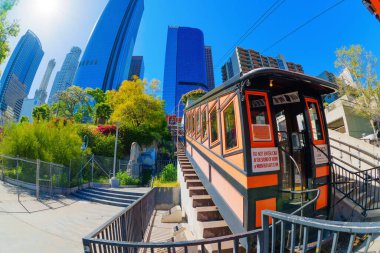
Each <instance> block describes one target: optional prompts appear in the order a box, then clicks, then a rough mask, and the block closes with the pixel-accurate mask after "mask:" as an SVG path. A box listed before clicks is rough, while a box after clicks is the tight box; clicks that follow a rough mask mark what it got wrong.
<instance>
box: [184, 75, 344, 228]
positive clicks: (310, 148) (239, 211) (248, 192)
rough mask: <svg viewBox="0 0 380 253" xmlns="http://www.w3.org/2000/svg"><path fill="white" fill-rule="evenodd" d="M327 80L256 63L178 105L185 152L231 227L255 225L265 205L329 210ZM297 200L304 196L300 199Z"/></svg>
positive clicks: (326, 212)
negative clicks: (182, 119) (182, 106)
mask: <svg viewBox="0 0 380 253" xmlns="http://www.w3.org/2000/svg"><path fill="white" fill-rule="evenodd" d="M336 90H337V87H336V85H335V84H333V83H330V82H328V81H325V80H322V79H319V78H316V77H312V76H308V75H305V74H301V73H294V72H289V71H285V70H279V69H273V68H261V69H256V70H252V71H251V72H249V73H247V74H245V75H243V76H241V77H239V78H238V80H231V81H228V82H226V83H224V84H222V85H221V86H219V87H217V88H215V89H214V90H212V91H210V92H208V93H207V94H205V95H204V96H203V97H202V98H201V99H199V100H197V101H195V102H194V103H192V104H191V105H190V106H187V107H186V108H185V110H184V117H185V130H186V134H185V143H186V153H187V156H188V157H189V159H190V161H191V162H192V164H193V167H194V168H195V170H196V171H197V174H198V176H199V178H200V179H201V180H202V182H203V184H204V186H205V187H206V189H207V191H208V193H209V194H210V195H211V196H212V197H213V200H214V202H215V204H216V205H217V206H218V208H219V210H220V212H221V214H222V215H223V217H224V219H225V220H226V222H227V223H228V225H229V226H230V228H231V230H232V231H233V232H235V233H236V232H242V231H247V230H250V229H254V228H258V227H261V211H262V210H264V209H270V210H277V211H282V212H289V213H291V212H293V211H294V210H297V209H298V208H299V207H300V206H301V205H302V204H305V203H307V201H310V200H311V199H313V196H314V197H315V194H314V195H313V193H307V194H306V193H303V194H299V193H298V194H297V193H296V192H300V191H301V192H302V191H305V190H310V189H318V190H319V193H320V195H319V197H318V199H317V200H316V201H315V202H314V203H313V204H311V205H309V206H308V207H307V208H306V209H305V210H303V212H304V214H305V215H309V216H317V215H319V216H325V217H328V215H329V210H330V208H329V207H330V202H331V197H330V196H331V194H330V191H331V174H330V167H329V159H328V157H329V140H328V132H327V125H326V120H325V115H324V111H323V101H322V96H323V95H326V94H329V93H333V92H336ZM301 202H302V203H301Z"/></svg>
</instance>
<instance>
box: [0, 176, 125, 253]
mask: <svg viewBox="0 0 380 253" xmlns="http://www.w3.org/2000/svg"><path fill="white" fill-rule="evenodd" d="M121 210H122V208H120V207H114V206H108V205H102V204H96V203H90V202H87V201H82V200H78V199H73V198H64V197H62V198H60V199H57V200H46V201H37V200H36V199H35V197H34V196H32V195H30V193H29V192H25V191H23V192H21V194H20V202H18V200H17V188H15V187H13V186H11V185H8V184H3V183H2V182H0V253H9V252H12V253H17V252H39V253H45V252H46V253H51V252H62V253H63V252H65V253H66V252H83V246H82V238H83V237H84V236H86V235H87V234H89V233H90V232H92V231H93V230H94V229H95V228H97V227H98V226H100V225H101V224H103V223H104V222H105V221H107V220H108V219H110V218H111V217H112V216H114V215H115V214H117V213H118V212H120V211H121Z"/></svg>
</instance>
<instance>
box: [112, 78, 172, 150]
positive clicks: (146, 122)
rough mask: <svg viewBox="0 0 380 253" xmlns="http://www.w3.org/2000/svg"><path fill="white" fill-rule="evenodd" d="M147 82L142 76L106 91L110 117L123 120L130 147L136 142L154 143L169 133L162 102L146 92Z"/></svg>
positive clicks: (125, 135)
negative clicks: (115, 88)
mask: <svg viewBox="0 0 380 253" xmlns="http://www.w3.org/2000/svg"><path fill="white" fill-rule="evenodd" d="M145 85H146V82H145V81H142V80H140V79H135V80H133V81H124V82H123V84H122V85H121V87H120V88H119V90H118V91H114V90H113V91H108V92H107V101H108V102H109V104H110V105H111V107H112V108H113V112H112V114H111V120H112V121H114V122H115V121H120V122H122V126H123V128H124V129H125V130H124V133H126V134H124V141H125V142H124V143H125V145H126V146H127V147H129V145H130V143H132V142H133V141H136V142H138V143H139V144H151V143H152V142H153V141H154V140H156V141H158V142H160V141H161V140H162V139H166V138H168V136H169V134H168V130H167V125H166V118H165V111H164V104H163V101H162V100H159V99H157V98H155V97H154V96H152V95H148V94H146V90H145ZM126 139H129V140H127V141H126Z"/></svg>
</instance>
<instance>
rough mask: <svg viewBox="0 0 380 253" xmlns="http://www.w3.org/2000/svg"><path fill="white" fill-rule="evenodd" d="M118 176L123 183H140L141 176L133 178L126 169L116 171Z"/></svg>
mask: <svg viewBox="0 0 380 253" xmlns="http://www.w3.org/2000/svg"><path fill="white" fill-rule="evenodd" d="M116 178H117V179H119V181H120V184H121V185H140V183H141V181H140V179H139V178H133V177H131V176H130V175H128V174H127V172H126V171H124V172H122V171H119V172H117V173H116Z"/></svg>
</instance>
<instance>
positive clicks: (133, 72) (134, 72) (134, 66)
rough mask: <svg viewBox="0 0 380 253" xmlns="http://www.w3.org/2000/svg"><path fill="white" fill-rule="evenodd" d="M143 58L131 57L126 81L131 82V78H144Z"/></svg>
mask: <svg viewBox="0 0 380 253" xmlns="http://www.w3.org/2000/svg"><path fill="white" fill-rule="evenodd" d="M144 70H145V69H144V57H142V56H132V61H131V67H130V68H129V74H128V80H132V79H133V76H138V77H139V78H140V79H143V78H144Z"/></svg>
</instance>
